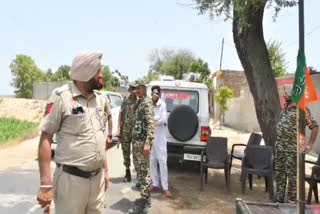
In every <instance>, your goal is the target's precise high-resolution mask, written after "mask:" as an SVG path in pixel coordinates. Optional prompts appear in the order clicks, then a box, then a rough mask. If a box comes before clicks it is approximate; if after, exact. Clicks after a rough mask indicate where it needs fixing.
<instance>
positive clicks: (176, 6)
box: [0, 0, 320, 95]
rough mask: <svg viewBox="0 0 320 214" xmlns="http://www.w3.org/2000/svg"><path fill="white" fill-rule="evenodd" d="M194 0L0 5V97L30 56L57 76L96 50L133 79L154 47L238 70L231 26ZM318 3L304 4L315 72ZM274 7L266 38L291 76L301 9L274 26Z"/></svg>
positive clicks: (39, 0) (33, 0)
mask: <svg viewBox="0 0 320 214" xmlns="http://www.w3.org/2000/svg"><path fill="white" fill-rule="evenodd" d="M193 4H194V2H193V1H192V0H161V1H160V0H136V1H111V0H90V1H84V0H77V1H76V0H68V1H65V0H55V1H43V0H28V1H18V0H10V1H2V3H0V74H1V77H0V95H11V94H13V93H14V89H13V88H12V87H11V86H10V82H11V81H12V76H11V72H10V68H9V66H10V63H11V62H12V60H13V59H14V58H15V56H16V55H17V54H25V55H28V56H31V57H32V58H33V60H34V61H35V63H36V64H37V66H38V67H39V68H40V69H42V70H44V71H46V70H48V69H49V68H51V69H52V70H53V71H56V70H57V68H58V67H59V66H60V65H64V64H66V65H71V63H72V60H73V58H74V56H75V55H76V54H77V53H78V52H80V51H83V50H101V51H102V52H103V54H104V55H103V59H102V62H103V64H105V65H109V66H110V68H111V70H115V69H118V70H119V71H120V72H121V73H122V74H125V75H128V76H129V80H130V81H132V80H135V79H136V78H138V77H141V76H143V75H145V74H146V73H147V71H148V68H149V64H150V62H149V55H150V54H151V52H152V50H154V49H162V48H173V49H179V48H182V49H188V50H190V51H191V52H192V53H193V54H194V55H195V56H196V57H197V58H202V59H203V60H204V61H206V62H208V63H209V67H210V69H211V71H212V72H214V71H216V70H218V69H219V62H220V51H221V41H222V38H224V39H225V45H224V52H223V61H222V69H233V70H242V66H241V63H240V61H239V59H238V56H237V52H236V49H235V46H234V43H233V37H232V25H231V21H227V22H225V21H223V19H222V18H219V17H218V18H214V19H212V18H210V17H209V16H208V15H199V14H198V11H197V10H195V9H194V5H193ZM319 8H320V1H319V0H305V32H306V44H305V46H306V57H307V64H308V66H313V67H315V68H318V69H319V68H320V61H319V53H318V52H319V51H318V50H319V48H320V41H319V36H320V15H319V11H318V10H319ZM273 14H274V10H273V9H272V8H270V9H267V10H266V12H265V17H264V36H265V40H266V41H269V40H276V41H278V42H281V44H282V50H283V53H285V59H286V61H287V62H288V65H287V66H288V71H289V72H294V71H295V68H296V55H297V50H298V16H297V14H298V7H294V8H288V9H283V10H282V11H281V12H280V14H279V17H278V19H277V20H276V22H273V20H272V16H273Z"/></svg>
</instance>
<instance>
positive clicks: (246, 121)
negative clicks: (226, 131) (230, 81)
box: [225, 74, 320, 153]
mask: <svg viewBox="0 0 320 214" xmlns="http://www.w3.org/2000/svg"><path fill="white" fill-rule="evenodd" d="M311 79H312V82H313V84H314V86H315V88H316V90H317V94H318V97H319V98H320V74H315V75H311ZM228 104H229V106H230V108H229V110H228V111H227V112H226V115H225V125H226V126H230V127H232V128H234V129H237V130H241V131H247V132H253V131H260V128H259V124H258V121H257V117H256V112H255V107H254V102H253V98H252V95H251V93H250V91H249V88H248V86H245V87H243V88H242V90H241V93H240V97H237V98H233V99H231V100H230V101H229V103H228ZM308 108H309V109H310V111H311V113H312V116H313V118H314V119H315V120H316V121H317V123H318V124H319V125H320V101H319V100H318V101H316V102H312V103H309V104H308ZM306 135H307V139H309V136H310V130H309V129H308V128H306ZM314 151H315V152H317V153H320V133H319V135H318V138H317V142H316V146H315V147H314Z"/></svg>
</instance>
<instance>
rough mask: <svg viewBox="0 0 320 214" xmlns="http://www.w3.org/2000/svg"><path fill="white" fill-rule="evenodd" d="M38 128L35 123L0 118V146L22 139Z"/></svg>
mask: <svg viewBox="0 0 320 214" xmlns="http://www.w3.org/2000/svg"><path fill="white" fill-rule="evenodd" d="M37 126H38V124H37V123H32V122H28V121H21V120H17V119H14V118H0V145H1V144H5V143H7V142H8V141H10V140H15V139H18V138H22V137H23V136H25V135H26V134H28V133H30V132H31V131H33V130H34V129H36V128H37Z"/></svg>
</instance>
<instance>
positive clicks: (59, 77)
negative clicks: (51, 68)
mask: <svg viewBox="0 0 320 214" xmlns="http://www.w3.org/2000/svg"><path fill="white" fill-rule="evenodd" d="M70 70H71V67H70V66H69V65H61V66H60V67H59V68H58V70H57V71H56V72H55V73H54V75H53V77H52V79H51V81H55V82H65V81H70V80H71V78H70V76H69V72H70Z"/></svg>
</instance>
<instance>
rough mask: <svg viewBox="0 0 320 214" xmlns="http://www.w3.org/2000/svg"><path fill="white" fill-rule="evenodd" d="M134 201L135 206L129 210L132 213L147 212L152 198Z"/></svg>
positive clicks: (143, 213) (141, 213)
mask: <svg viewBox="0 0 320 214" xmlns="http://www.w3.org/2000/svg"><path fill="white" fill-rule="evenodd" d="M134 203H135V207H134V208H133V209H131V210H130V211H129V213H130V214H147V213H148V210H149V208H150V206H151V200H150V198H147V199H146V198H139V199H137V200H136V201H135V202H134Z"/></svg>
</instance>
